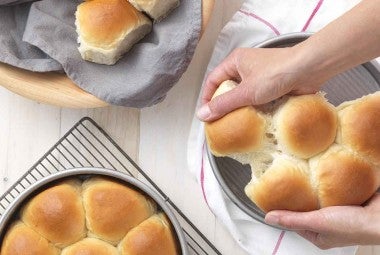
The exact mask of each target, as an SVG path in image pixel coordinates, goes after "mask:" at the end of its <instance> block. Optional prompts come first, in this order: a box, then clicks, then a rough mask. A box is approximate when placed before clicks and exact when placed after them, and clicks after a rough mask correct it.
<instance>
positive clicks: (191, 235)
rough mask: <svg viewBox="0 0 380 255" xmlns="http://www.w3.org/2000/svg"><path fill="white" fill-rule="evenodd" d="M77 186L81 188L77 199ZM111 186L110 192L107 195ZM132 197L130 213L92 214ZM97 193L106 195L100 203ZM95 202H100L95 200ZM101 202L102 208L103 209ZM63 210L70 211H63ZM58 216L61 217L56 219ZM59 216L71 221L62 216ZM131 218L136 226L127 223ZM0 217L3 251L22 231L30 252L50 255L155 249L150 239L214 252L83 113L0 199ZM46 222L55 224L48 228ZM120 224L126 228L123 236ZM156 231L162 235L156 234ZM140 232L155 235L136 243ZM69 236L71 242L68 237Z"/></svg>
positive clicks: (179, 249) (169, 249)
mask: <svg viewBox="0 0 380 255" xmlns="http://www.w3.org/2000/svg"><path fill="white" fill-rule="evenodd" d="M137 177H138V180H137V179H136V178H137ZM78 189H81V192H79V194H80V195H79V196H78V194H77V193H78ZM116 191H117V192H118V193H117V194H118V195H117V196H115V195H114V193H113V192H116ZM107 194H108V195H109V196H108V197H107ZM115 194H116V193H115ZM120 194H121V195H120ZM131 195H132V198H133V199H131V201H132V202H133V206H132V207H130V208H132V209H128V210H129V212H130V215H131V217H123V216H122V217H119V218H118V216H117V213H115V214H113V215H115V216H114V217H103V218H99V215H100V214H99V213H100V212H101V211H102V210H105V212H104V213H107V214H109V215H111V214H112V211H115V212H116V211H117V210H118V208H119V209H120V208H128V206H129V205H128V199H124V198H126V197H128V196H129V197H130V196H131ZM68 196H70V197H68ZM52 197H54V199H58V200H57V201H62V203H58V204H62V205H65V204H67V207H65V206H62V208H66V209H64V210H63V211H55V210H56V207H55V206H52V205H54V204H57V203H50V202H49V201H51V199H52ZM104 197H105V198H106V199H103V200H102V198H104ZM118 197H119V199H120V200H118ZM99 199H101V200H102V206H98V205H97V204H98V202H99V201H98V200H99ZM115 199H116V200H115ZM125 200H127V201H125ZM81 203H83V206H82V205H81ZM107 203H108V205H109V206H103V205H107ZM124 203H125V205H124V207H123V204H124ZM78 204H80V206H78ZM112 204H113V205H115V204H117V206H112ZM41 208H45V209H41ZM81 208H84V209H85V210H84V211H83V209H81ZM51 210H53V211H54V212H55V214H56V215H57V216H54V217H52V218H51V222H49V220H47V219H49V217H50V216H49V217H48V216H47V215H43V213H42V212H47V214H49V213H50V212H51ZM65 210H68V211H69V212H70V213H67V214H66V213H62V212H64V211H65ZM81 210H82V211H81ZM125 210H126V209H123V211H125ZM36 212H39V213H36ZM60 212H61V213H60ZM73 212H75V213H73ZM60 214H61V216H62V218H59V215H60ZM83 214H85V221H86V224H85V226H84V223H83V222H84V220H83ZM103 215H104V214H103ZM65 217H66V218H67V217H69V218H70V219H69V220H64V218H65ZM42 218H44V220H42ZM62 219H63V220H62ZM91 219H93V220H91ZM75 220H76V221H77V222H76V221H75ZM136 220H137V221H138V222H139V224H138V225H136V224H135V225H134V227H133V228H131V226H132V225H133V224H134V223H133V222H137V221H136ZM0 222H3V224H2V226H1V227H0V229H2V230H0V241H1V242H2V243H3V241H4V240H5V241H4V243H3V244H4V245H5V248H4V251H7V252H8V250H7V249H8V248H9V247H18V248H20V247H21V246H18V245H8V246H6V245H7V244H12V242H16V243H19V241H18V240H20V239H18V238H19V237H18V236H26V237H27V238H26V239H25V240H26V242H31V243H36V242H33V240H40V242H38V245H36V246H33V249H36V251H37V254H38V249H41V250H43V251H44V254H45V251H46V252H47V251H49V252H50V253H49V254H67V255H68V254H77V252H80V251H81V250H87V251H88V249H96V250H98V251H99V252H100V251H104V253H101V254H141V253H142V251H144V249H147V248H146V247H153V248H154V247H156V248H157V244H160V245H159V246H160V247H161V248H162V247H164V248H165V249H166V250H165V251H164V253H165V254H183V255H186V254H221V253H220V252H219V251H218V250H217V249H216V248H215V247H214V246H213V245H212V243H211V242H210V241H209V240H208V239H207V238H206V237H205V236H204V235H203V234H202V233H201V232H200V231H199V230H198V229H197V228H196V227H195V226H194V224H193V223H192V222H191V221H190V220H189V219H188V218H187V217H186V215H185V214H184V213H183V212H182V211H181V210H180V209H179V208H178V207H177V206H176V205H175V204H174V203H173V202H172V201H171V200H170V198H169V197H167V196H166V195H165V193H164V192H163V191H162V190H161V189H160V188H159V187H158V186H157V185H156V184H155V183H154V182H153V181H152V180H151V179H150V178H149V177H148V176H147V175H146V174H145V172H144V171H143V170H142V169H141V168H140V167H139V166H138V165H137V164H136V163H135V162H134V161H133V160H132V159H131V158H130V157H129V156H128V155H127V154H126V153H125V152H124V151H123V150H122V149H121V148H120V147H119V146H118V145H117V144H116V142H115V141H113V140H112V138H111V137H110V136H109V135H108V134H107V133H106V132H105V131H104V130H103V129H101V128H100V127H99V126H98V125H97V124H96V123H95V122H94V121H93V120H92V119H90V118H88V117H85V118H83V119H81V120H80V121H79V122H78V123H77V124H75V125H74V127H72V128H71V129H70V130H69V131H68V132H67V133H66V134H65V135H64V136H63V137H62V138H61V139H60V140H59V141H58V142H57V143H56V144H55V145H54V146H53V147H52V148H51V149H50V150H49V151H48V152H47V153H46V154H45V155H44V156H43V157H42V158H41V159H40V160H38V161H37V162H36V163H35V165H33V166H32V167H31V168H30V169H29V170H28V171H27V172H26V173H25V174H24V175H23V176H22V177H21V178H20V179H19V180H18V181H17V182H16V183H15V184H14V185H12V186H11V187H10V188H9V190H8V191H7V192H6V193H4V195H2V196H1V197H0ZM131 222H132V223H131ZM53 223H54V224H58V225H59V227H54V228H50V227H49V226H50V225H52V224H53ZM131 224H132V225H131ZM58 225H57V226H58ZM61 225H62V226H61ZM82 225H83V226H82ZM123 226H127V227H123ZM125 228H127V229H128V232H126V233H127V234H126V235H125V233H124V232H125ZM6 229H7V231H9V233H8V232H6V231H5V230H6ZM57 229H60V230H65V229H66V230H67V231H66V232H65V231H57ZM118 229H120V230H121V231H122V233H120V231H118ZM123 229H124V230H123ZM123 231H124V232H123ZM84 232H85V233H87V234H85V233H84ZM5 233H7V234H5ZM36 233H37V234H36ZM65 233H66V234H67V235H66V234H65ZM68 233H69V234H68ZM73 233H75V234H73ZM155 233H161V234H159V235H157V234H156V236H155ZM41 236H42V237H41ZM122 236H125V237H123V238H122ZM142 236H145V237H144V238H146V236H154V238H153V237H152V238H150V239H149V238H148V241H145V243H144V244H143V245H141V242H139V240H141V237H142ZM66 237H67V238H66ZM76 237H78V238H76ZM44 238H46V240H48V241H49V242H47V241H46V240H45V239H44ZM72 238H75V239H76V241H74V240H71V241H70V239H72ZM41 240H42V241H41ZM78 240H79V241H78ZM148 243H151V244H150V246H147V244H148ZM69 244H70V245H69ZM89 247H90V248H89ZM173 247H176V248H173ZM9 249H11V248H9ZM10 251H11V250H10ZM118 252H119V253H118ZM128 252H130V253H128ZM5 254H8V253H5ZM10 254H13V252H12V251H11V253H10ZM46 254H47V253H46ZM157 254H158V253H157Z"/></svg>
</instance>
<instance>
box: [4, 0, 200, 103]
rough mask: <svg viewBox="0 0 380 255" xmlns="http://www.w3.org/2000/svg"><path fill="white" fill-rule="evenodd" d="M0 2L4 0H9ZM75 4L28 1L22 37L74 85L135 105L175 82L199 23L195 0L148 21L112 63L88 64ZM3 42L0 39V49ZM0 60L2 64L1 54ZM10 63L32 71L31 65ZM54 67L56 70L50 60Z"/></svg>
mask: <svg viewBox="0 0 380 255" xmlns="http://www.w3.org/2000/svg"><path fill="white" fill-rule="evenodd" d="M0 1H3V2H5V3H9V2H10V1H11V0H0ZM80 2H81V1H79V0H43V1H39V2H34V3H33V4H32V6H31V8H30V10H29V16H28V18H27V21H26V25H25V30H24V33H23V37H22V40H23V41H24V42H26V43H29V44H31V45H33V46H35V47H37V48H38V49H40V50H42V52H45V53H46V54H47V55H49V56H50V57H51V58H52V59H54V60H56V61H58V62H59V63H60V65H61V66H62V67H63V69H64V71H65V72H66V74H67V75H68V76H69V77H70V78H71V79H72V80H73V81H74V82H75V83H76V84H77V85H79V86H80V87H81V88H83V89H84V90H86V91H88V92H90V93H91V94H93V95H95V96H97V97H99V98H101V99H103V100H104V101H107V102H109V103H111V104H116V105H123V106H129V107H139V108H141V107H146V106H151V105H153V104H156V103H158V102H160V101H161V100H162V99H163V98H164V97H165V95H166V93H167V92H168V91H169V89H170V88H171V87H172V86H173V85H174V84H175V83H176V82H177V81H178V80H179V78H180V77H181V75H182V74H183V72H184V71H185V70H186V68H187V66H188V64H189V63H190V61H191V58H192V56H193V54H194V51H195V47H196V45H197V42H198V39H199V34H200V27H201V1H200V0H197V1H194V0H182V1H181V4H180V6H179V7H178V8H177V9H175V10H174V11H173V12H172V13H171V14H170V15H169V16H168V17H167V18H165V19H164V20H162V21H161V22H159V23H157V24H154V26H153V31H152V32H151V33H150V34H149V35H147V36H146V37H145V38H144V39H143V40H142V41H140V42H139V43H138V44H136V45H135V46H134V47H133V48H132V49H131V50H130V51H129V52H128V53H127V54H126V55H124V57H123V58H122V59H121V60H119V62H117V63H116V64H115V65H113V66H105V65H99V64H94V63H91V62H87V61H84V60H82V58H81V57H80V54H79V52H78V49H77V46H78V44H77V33H76V31H75V25H74V21H75V17H74V13H75V10H76V6H77V5H78V4H79V3H80ZM0 3H1V2H0ZM1 8H8V7H1ZM12 8H15V6H12ZM12 10H14V9H12ZM24 12H26V11H24ZM14 13H15V12H13V14H14ZM18 15H19V14H18V13H17V16H18ZM20 15H21V14H20ZM12 18H13V17H8V19H10V20H12ZM0 22H1V20H0ZM8 22H9V21H8ZM13 22H14V18H13ZM1 24H2V23H1ZM1 26H2V27H3V25H1ZM20 29H21V27H20ZM5 30H6V28H5V27H4V28H3V31H1V32H2V33H6V31H5ZM16 39H18V38H16ZM3 46H4V45H3V43H1V48H3ZM29 47H31V46H29ZM0 55H3V54H0ZM0 61H3V62H6V61H4V60H3V59H2V58H1V59H0ZM7 63H10V61H8V62H7ZM10 64H14V65H16V66H19V67H23V68H25V69H32V70H35V68H34V67H32V65H30V66H27V65H17V63H16V64H15V63H10ZM52 65H53V62H52ZM52 65H51V66H49V67H50V69H51V67H52ZM54 68H56V69H57V66H56V64H54ZM47 69H49V68H48V67H47ZM38 70H39V71H40V69H38ZM46 71H48V70H46Z"/></svg>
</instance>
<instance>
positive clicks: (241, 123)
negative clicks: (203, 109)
mask: <svg viewBox="0 0 380 255" xmlns="http://www.w3.org/2000/svg"><path fill="white" fill-rule="evenodd" d="M234 84H235V83H234V82H232V81H226V82H224V83H222V84H221V85H220V86H219V88H218V90H217V91H216V92H215V94H216V95H218V94H220V93H221V91H223V92H226V91H228V90H230V89H232V88H233V87H234V86H235V85H234ZM205 132H206V139H207V143H208V146H209V148H210V150H211V152H212V153H213V154H214V155H216V156H226V155H230V154H232V153H246V152H252V151H256V150H258V149H259V148H260V146H261V145H262V143H263V137H264V135H265V134H264V132H265V119H264V118H263V117H262V116H260V115H259V114H258V112H257V111H256V110H255V109H254V108H253V107H252V106H247V107H242V108H240V109H237V110H235V111H233V112H231V113H229V114H227V115H225V116H224V117H223V118H221V119H218V120H216V121H213V122H207V123H205Z"/></svg>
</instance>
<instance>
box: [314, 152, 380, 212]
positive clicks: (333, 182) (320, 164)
mask: <svg viewBox="0 0 380 255" xmlns="http://www.w3.org/2000/svg"><path fill="white" fill-rule="evenodd" d="M310 164H311V166H312V171H314V172H315V175H316V181H317V185H318V197H319V203H320V206H321V207H327V206H334V205H361V204H363V203H364V202H365V201H366V200H368V199H369V198H370V197H371V196H372V195H373V194H374V193H375V192H376V190H377V188H378V187H379V185H380V182H379V178H378V173H377V172H378V171H376V169H375V167H374V166H373V165H371V164H370V163H369V162H367V161H366V160H364V159H363V158H361V157H359V156H357V155H355V154H354V153H352V152H350V151H348V150H346V149H344V148H343V147H342V146H339V145H334V146H331V147H330V149H329V150H327V151H326V152H325V153H323V154H322V155H321V156H318V157H316V158H313V159H311V160H310Z"/></svg>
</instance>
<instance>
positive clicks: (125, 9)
mask: <svg viewBox="0 0 380 255" xmlns="http://www.w3.org/2000/svg"><path fill="white" fill-rule="evenodd" d="M76 26H77V32H78V36H79V37H78V42H79V43H80V46H79V51H80V53H81V55H82V58H83V59H85V60H88V61H92V62H95V63H99V64H107V65H112V64H114V63H115V62H116V61H117V60H118V59H119V58H120V57H121V56H122V55H123V54H124V53H125V52H127V51H128V50H129V49H130V48H131V47H132V46H133V44H135V43H136V42H137V41H139V40H140V39H141V38H143V37H144V36H145V35H146V34H147V33H149V32H150V31H151V26H152V24H151V21H150V20H149V19H148V18H147V17H145V16H144V15H143V14H142V13H140V12H139V11H138V10H136V9H135V8H134V7H133V6H132V5H131V4H130V3H129V2H128V1H126V0H93V1H86V2H83V3H81V4H80V5H79V6H78V8H77V12H76Z"/></svg>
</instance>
